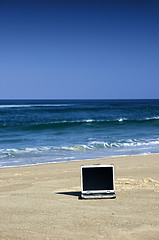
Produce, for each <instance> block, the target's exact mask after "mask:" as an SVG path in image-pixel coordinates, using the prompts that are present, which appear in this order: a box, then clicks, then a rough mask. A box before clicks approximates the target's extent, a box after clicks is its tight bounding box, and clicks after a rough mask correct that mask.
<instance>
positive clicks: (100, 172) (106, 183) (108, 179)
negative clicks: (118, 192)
mask: <svg viewBox="0 0 159 240" xmlns="http://www.w3.org/2000/svg"><path fill="white" fill-rule="evenodd" d="M82 174H83V190H84V191H89V190H95V191H96V190H114V189H113V168H112V167H94V168H83V169H82Z"/></svg>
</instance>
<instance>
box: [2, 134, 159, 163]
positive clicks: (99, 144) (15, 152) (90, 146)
mask: <svg viewBox="0 0 159 240" xmlns="http://www.w3.org/2000/svg"><path fill="white" fill-rule="evenodd" d="M155 145H156V146H157V145H159V139H154V140H153V139H152V140H150V141H144V140H136V139H129V140H127V141H124V140H123V141H116V142H104V141H90V142H89V143H87V144H79V145H78V144H77V145H70V146H59V147H56V146H43V147H33V148H12V149H0V159H4V158H14V157H18V156H19V157H20V156H27V155H28V156H30V155H32V156H39V154H40V155H41V154H44V155H45V154H53V153H55V152H59V151H74V152H77V151H87V150H89V151H91V150H98V149H108V148H114V147H115V148H121V149H122V148H127V147H136V146H138V147H140V146H141V147H142V148H143V147H144V146H145V147H148V148H149V147H151V146H155ZM148 148H147V149H148Z"/></svg>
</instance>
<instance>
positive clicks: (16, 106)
mask: <svg viewBox="0 0 159 240" xmlns="http://www.w3.org/2000/svg"><path fill="white" fill-rule="evenodd" d="M72 105H73V104H23V105H19V104H17V105H12V104H10V105H0V108H29V107H67V106H72Z"/></svg>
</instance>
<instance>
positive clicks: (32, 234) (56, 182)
mask: <svg viewBox="0 0 159 240" xmlns="http://www.w3.org/2000/svg"><path fill="white" fill-rule="evenodd" d="M94 163H102V164H109V163H113V164H114V167H115V187H116V196H117V197H116V199H96V200H79V199H78V195H79V192H80V166H81V165H83V164H94ZM0 239H1V240H3V239H5V240H6V239H7V240H8V239H9V240H10V239H16V240H18V239H23V240H25V239H31V240H34V239H36V240H41V239H45V240H49V239H87V240H88V239H91V240H93V239H122V240H124V239H144V240H146V239H151V240H152V239H159V154H154V155H145V156H131V157H119V158H110V159H100V160H88V161H76V162H66V163H52V164H43V165H36V166H24V167H12V168H1V169H0Z"/></svg>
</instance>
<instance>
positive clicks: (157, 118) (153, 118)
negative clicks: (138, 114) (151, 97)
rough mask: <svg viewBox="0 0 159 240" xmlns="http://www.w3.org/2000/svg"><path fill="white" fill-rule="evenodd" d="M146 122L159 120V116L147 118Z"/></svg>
mask: <svg viewBox="0 0 159 240" xmlns="http://www.w3.org/2000/svg"><path fill="white" fill-rule="evenodd" d="M146 120H159V116H156V117H150V118H146Z"/></svg>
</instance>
